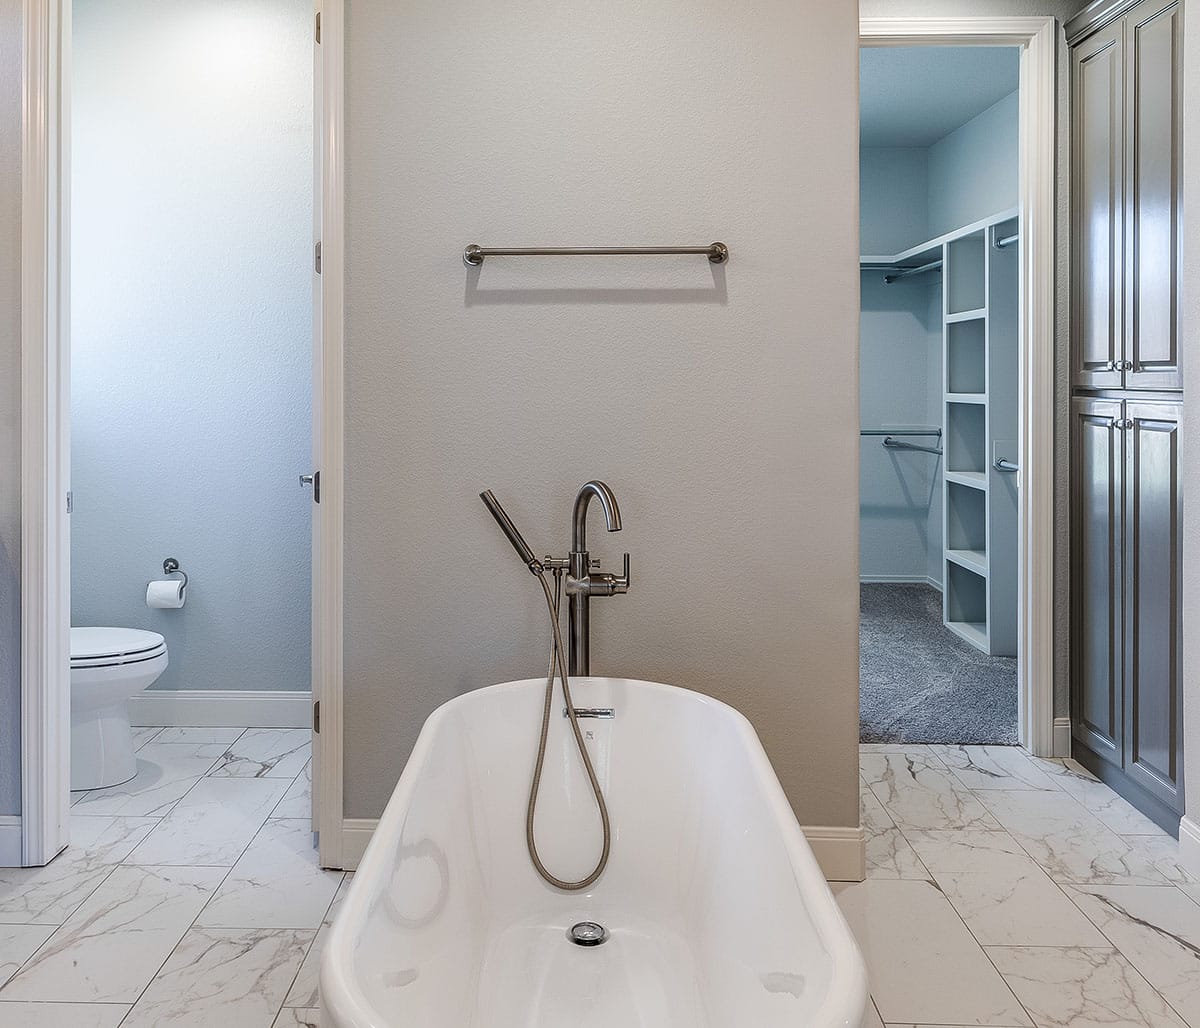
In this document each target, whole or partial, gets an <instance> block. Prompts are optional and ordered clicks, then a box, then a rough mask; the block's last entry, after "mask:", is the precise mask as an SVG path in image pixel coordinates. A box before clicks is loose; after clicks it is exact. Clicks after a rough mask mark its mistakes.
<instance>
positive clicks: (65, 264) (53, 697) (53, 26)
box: [19, 0, 71, 866]
mask: <svg viewBox="0 0 1200 1028" xmlns="http://www.w3.org/2000/svg"><path fill="white" fill-rule="evenodd" d="M70 10H71V8H70V0H25V3H24V8H23V19H22V49H23V62H24V64H23V68H24V71H23V83H22V118H21V815H22V843H21V859H20V861H19V862H20V863H21V864H24V865H26V866H34V865H41V864H46V863H48V862H49V861H50V860H52V859H53V858H54V856H55V855H56V854H57V853H58V852H59V851H60V850H61V849H62V848H63V847H64V846H65V845H66V844H67V825H68V808H69V805H70V794H69V791H68V790H69V783H70V679H69V672H68V668H69V663H70V661H69V655H70V642H69V639H70V635H69V629H70V536H69V530H68V528H67V511H66V498H67V490H68V488H69V481H70V449H69V439H70V434H69V417H68V414H69V407H70V349H69V347H70V320H69V315H70V307H69V304H70V291H69V290H70V280H69V269H70V253H69V237H68V235H67V229H68V225H69V219H68V212H69V209H70V192H69V190H70V172H69V169H70V164H69V157H70V155H69V149H68V143H69V133H67V132H66V131H65V126H66V125H68V124H69V116H68V96H67V89H66V82H67V68H68V64H69V53H70Z"/></svg>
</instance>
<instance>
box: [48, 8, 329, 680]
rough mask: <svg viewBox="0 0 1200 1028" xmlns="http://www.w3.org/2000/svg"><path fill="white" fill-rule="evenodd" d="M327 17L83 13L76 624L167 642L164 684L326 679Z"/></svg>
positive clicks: (77, 206)
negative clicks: (322, 621) (317, 589)
mask: <svg viewBox="0 0 1200 1028" xmlns="http://www.w3.org/2000/svg"><path fill="white" fill-rule="evenodd" d="M311 21H312V12H311V5H310V4H309V3H308V0H254V2H247V0H170V2H162V0H76V2H75V10H74V58H73V60H74V89H73V94H74V101H73V102H74V113H73V117H74V132H73V138H72V146H73V149H74V155H73V157H74V179H73V185H72V188H73V191H74V197H73V204H72V206H73V217H74V234H73V246H72V251H73V266H72V277H73V283H72V285H73V308H72V317H73V323H74V324H73V351H72V361H73V368H72V412H71V413H72V488H73V491H74V497H75V510H74V513H73V514H72V517H71V529H72V546H71V550H72V565H73V566H72V619H73V623H74V624H78V625H106V624H115V625H124V626H131V627H138V628H148V629H152V630H154V631H157V632H161V633H162V634H163V635H164V636H166V638H167V644H168V648H169V652H170V668H169V669H168V671H167V672H166V673H165V674H164V675H163V677H162V678H161V679H160V680H159V684H158V687H161V688H168V689H180V688H186V689H306V688H308V686H309V639H310V628H309V623H310V622H309V611H310V599H309V576H310V516H311V515H310V504H311V497H310V494H309V492H308V491H307V490H302V489H300V487H299V485H298V481H297V475H298V474H299V473H300V472H302V471H306V470H308V467H309V464H310V461H311V458H310V445H311V444H310V438H311V429H310V425H311V411H310V393H311V381H310V376H311V370H310V369H311V346H312V344H311V327H310V326H311V312H312V296H311V274H312V272H311V264H310V262H311V259H312V257H311V254H312V88H313V83H312V40H311V28H312V25H311ZM167 556H173V557H177V558H178V559H179V561H180V562H181V563H182V565H183V567H184V569H185V570H186V571H187V572H188V573H189V574H190V576H191V587H190V588H189V593H188V602H187V606H186V607H185V608H184V609H183V610H179V611H151V610H149V609H147V607H146V606H145V589H146V582H147V580H148V579H151V578H156V577H160V576H161V566H162V561H163V558H164V557H167Z"/></svg>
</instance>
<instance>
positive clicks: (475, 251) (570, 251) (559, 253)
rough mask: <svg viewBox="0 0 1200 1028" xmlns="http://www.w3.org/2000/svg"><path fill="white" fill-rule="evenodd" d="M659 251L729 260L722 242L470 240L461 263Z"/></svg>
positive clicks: (718, 261) (472, 264)
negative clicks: (519, 243) (514, 243)
mask: <svg viewBox="0 0 1200 1028" xmlns="http://www.w3.org/2000/svg"><path fill="white" fill-rule="evenodd" d="M648 254H650V255H659V254H702V255H703V256H705V257H707V258H708V259H709V260H710V261H711V262H712V263H713V264H724V263H725V262H726V261H727V260H729V248H728V247H727V246H726V245H725V244H724V243H709V245H708V246H557V247H547V246H534V247H511V246H510V247H499V246H480V245H479V244H478V243H471V245H470V246H468V247H467V248H466V249H465V250H463V264H465V265H466V266H467V267H468V268H478V267H479V265H481V264H482V263H483V259H484V258H485V257H609V256H626V255H632V256H638V257H642V256H646V255H648Z"/></svg>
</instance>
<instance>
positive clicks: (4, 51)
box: [0, 0, 21, 816]
mask: <svg viewBox="0 0 1200 1028" xmlns="http://www.w3.org/2000/svg"><path fill="white" fill-rule="evenodd" d="M0 469H3V470H2V471H0V816H3V815H6V814H19V813H20V811H21V585H20V574H21V4H20V0H0Z"/></svg>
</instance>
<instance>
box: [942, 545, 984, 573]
mask: <svg viewBox="0 0 1200 1028" xmlns="http://www.w3.org/2000/svg"><path fill="white" fill-rule="evenodd" d="M946 559H947V560H951V561H953V562H954V563H955V564H957V565H958V566H959V567H960V568H966V569H967V570H968V571H974V572H975V574H977V575H982V576H984V577H986V576H987V573H988V563H987V553H986V552H984V551H983V550H947V551H946Z"/></svg>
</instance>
